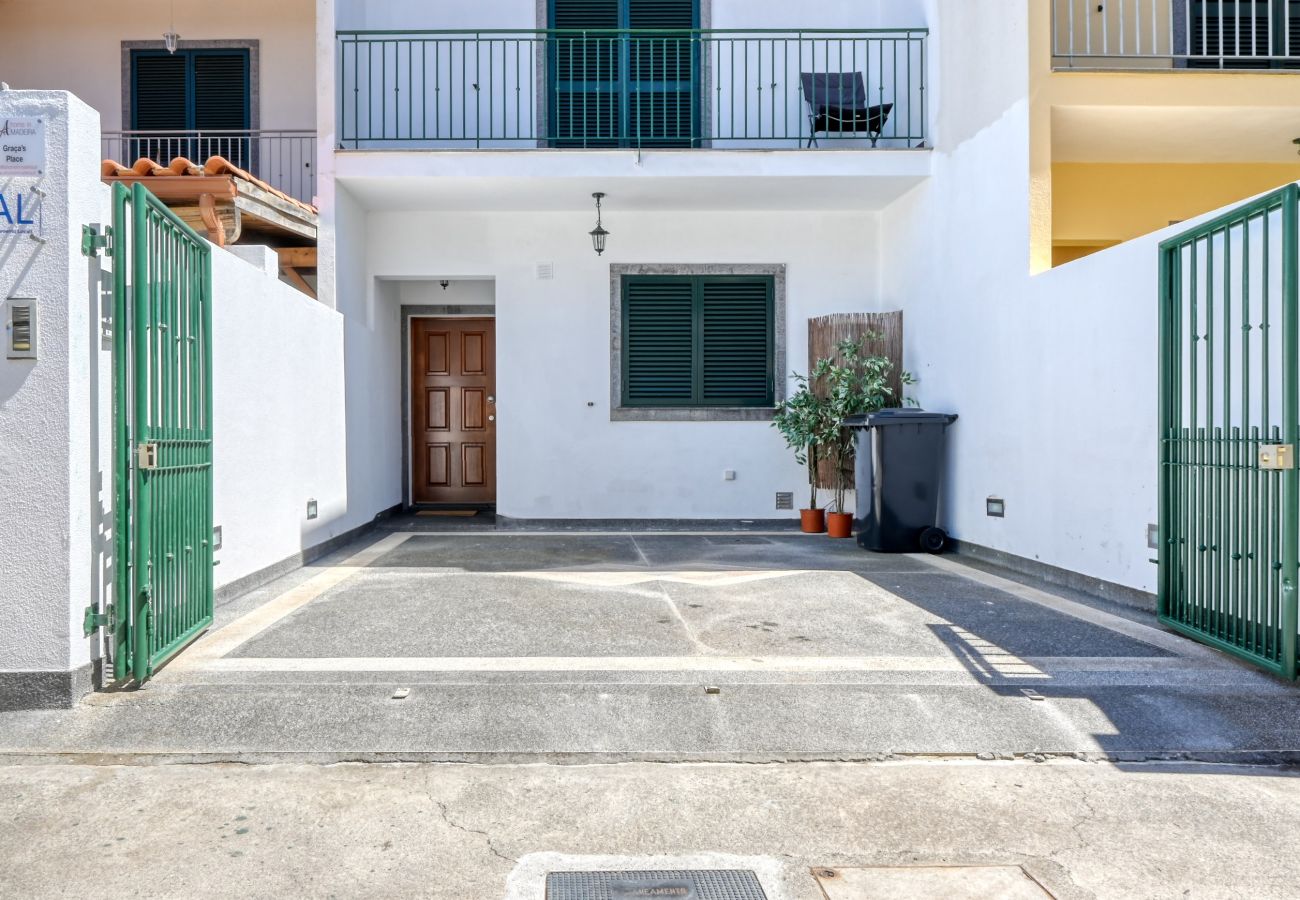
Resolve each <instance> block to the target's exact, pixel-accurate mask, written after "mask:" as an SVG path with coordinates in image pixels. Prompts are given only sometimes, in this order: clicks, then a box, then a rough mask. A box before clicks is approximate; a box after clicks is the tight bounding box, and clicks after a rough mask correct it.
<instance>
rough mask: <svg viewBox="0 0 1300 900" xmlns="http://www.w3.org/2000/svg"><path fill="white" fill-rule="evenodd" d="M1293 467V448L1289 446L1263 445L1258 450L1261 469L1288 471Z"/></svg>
mask: <svg viewBox="0 0 1300 900" xmlns="http://www.w3.org/2000/svg"><path fill="white" fill-rule="evenodd" d="M1294 465H1295V453H1294V448H1293V447H1292V446H1291V445H1290V444H1263V445H1261V446H1260V448H1259V467H1260V468H1261V469H1269V470H1279V469H1290V468H1293V467H1294Z"/></svg>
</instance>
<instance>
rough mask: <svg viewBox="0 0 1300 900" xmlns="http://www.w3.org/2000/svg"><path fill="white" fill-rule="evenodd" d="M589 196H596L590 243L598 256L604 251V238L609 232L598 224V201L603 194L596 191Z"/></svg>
mask: <svg viewBox="0 0 1300 900" xmlns="http://www.w3.org/2000/svg"><path fill="white" fill-rule="evenodd" d="M591 196H593V197H595V198H596V227H595V228H593V229H591V245H592V247H593V248H595V250H596V255H597V256H600V255H601V254H602V253H604V252H605V239H606V238H607V237H609V232H608V231H606V230H605V228H604V226H603V225H601V224H600V201H601V200H602V199H603V198H604V196H605V195H604V194H602V193H600V192H599V191H597V192H596V193H594V194H592V195H591Z"/></svg>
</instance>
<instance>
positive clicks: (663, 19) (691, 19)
mask: <svg viewBox="0 0 1300 900" xmlns="http://www.w3.org/2000/svg"><path fill="white" fill-rule="evenodd" d="M698 7H699V4H698V3H697V0H627V27H628V28H681V29H690V28H695V27H697V18H696V10H697V9H698Z"/></svg>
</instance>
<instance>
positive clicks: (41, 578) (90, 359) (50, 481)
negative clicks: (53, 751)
mask: <svg viewBox="0 0 1300 900" xmlns="http://www.w3.org/2000/svg"><path fill="white" fill-rule="evenodd" d="M11 116H12V117H33V118H35V117H40V118H42V119H43V120H44V122H45V127H46V133H45V165H46V168H45V174H44V176H43V177H42V178H39V179H37V178H22V177H14V178H5V179H0V191H3V193H4V194H5V196H6V198H7V199H8V201H9V205H10V207H11V209H10V212H11V214H13V213H15V212H16V211H15V210H14V209H13V208H12V207H13V199H14V197H15V195H16V194H18V193H22V194H24V198H25V201H26V202H27V204H28V205H30V204H31V202H32V200H33V196H34V195H33V194H32V189H33V188H37V189H40V190H42V191H44V192H45V194H46V196H45V200H44V202H43V209H42V212H41V215H40V216H39V218H40V219H42V220H43V222H44V228H43V233H44V236H45V243H43V244H42V243H38V242H36V241H33V240H32V239H31V238H30V237H28V236H27V235H25V234H0V300H3V299H4V298H7V297H31V298H35V300H36V304H37V315H38V328H39V337H38V345H37V353H38V356H37V359H35V360H11V359H5V358H4V355H3V353H2V352H0V478H2V479H3V483H4V488H3V490H0V622H3V627H0V672H3V671H29V672H31V671H68V670H70V669H73V668H76V667H78V666H79V665H81V664H83V663H85V662H87V661H89V659H90V652H89V647H88V642H87V641H86V640H85V638H83V637H82V635H81V622H80V613H81V611H82V610H83V609H84V608H85V606H86V604H87V603H89V602H90V595H91V591H92V583H93V582H96V581H98V579H99V577H100V569H99V566H100V560H99V557H98V550H99V549H100V547H101V542H102V537H103V532H104V529H105V528H106V527H107V524H108V520H107V518H106V512H105V507H104V504H105V503H106V502H107V499H108V496H109V492H110V491H111V486H110V484H109V483H108V482H107V480H106V479H105V478H104V477H103V474H102V473H103V468H102V465H103V463H104V461H105V460H104V458H103V457H102V456H101V455H100V454H101V446H102V444H101V442H100V441H99V440H98V435H99V434H102V431H101V432H99V433H98V434H97V430H98V429H99V428H100V425H101V423H100V421H99V420H97V419H96V418H95V417H93V416H91V415H89V414H88V408H89V398H90V394H91V391H92V390H93V389H94V388H96V387H101V388H106V387H107V368H106V362H105V357H106V354H105V353H103V351H102V349H101V340H100V322H99V310H98V297H97V296H96V295H95V293H94V282H95V281H96V280H97V274H98V266H88V265H87V261H86V260H85V259H84V258H83V257H82V256H81V254H80V247H81V224H82V223H83V222H92V221H103V219H102V217H101V206H100V201H101V196H102V194H101V192H102V188H101V186H100V185H99V183H98V179H94V180H91V181H89V182H83V183H81V184H79V185H78V186H77V187H76V188H75V189H73V190H68V189H67V186H66V185H67V181H68V175H69V172H70V171H71V172H87V171H90V172H94V171H96V169H97V159H98V152H99V131H98V123H97V116H96V114H95V112H94V110H92V109H90V108H89V107H87V106H86V105H85V104H83V103H80V102H78V101H77V99H76V98H75V97H71V96H69V95H67V94H62V93H57V92H45V91H42V92H22V93H20V92H17V91H3V92H0V119H3V118H8V117H11ZM4 224H6V225H7V224H8V223H4ZM0 334H3V332H0ZM78 604H80V605H78Z"/></svg>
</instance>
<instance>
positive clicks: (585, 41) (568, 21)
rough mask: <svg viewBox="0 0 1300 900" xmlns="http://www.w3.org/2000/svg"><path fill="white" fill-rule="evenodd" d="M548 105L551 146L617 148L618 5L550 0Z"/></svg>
mask: <svg viewBox="0 0 1300 900" xmlns="http://www.w3.org/2000/svg"><path fill="white" fill-rule="evenodd" d="M551 27H552V28H554V29H556V30H557V31H559V32H560V33H559V34H557V35H555V36H554V38H552V40H551V42H550V49H549V53H548V54H547V55H548V58H549V66H550V83H549V90H548V97H547V99H548V101H549V109H550V126H551V128H550V131H551V135H552V136H553V138H554V144H555V146H557V147H617V146H618V145H619V135H620V134H621V133H622V127H621V122H622V118H623V84H622V79H621V77H620V66H619V49H620V48H619V40H618V37H617V36H616V35H614V34H599V33H598V34H586V35H584V34H583V33H582V32H583V31H585V30H596V31H609V32H612V31H614V30H615V29H617V28H618V27H619V0H552V2H551Z"/></svg>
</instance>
